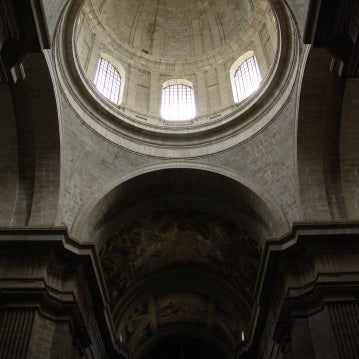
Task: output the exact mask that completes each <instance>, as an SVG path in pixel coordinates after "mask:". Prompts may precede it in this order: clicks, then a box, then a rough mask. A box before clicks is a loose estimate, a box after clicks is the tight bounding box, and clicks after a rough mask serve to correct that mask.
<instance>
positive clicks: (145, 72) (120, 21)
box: [59, 0, 297, 158]
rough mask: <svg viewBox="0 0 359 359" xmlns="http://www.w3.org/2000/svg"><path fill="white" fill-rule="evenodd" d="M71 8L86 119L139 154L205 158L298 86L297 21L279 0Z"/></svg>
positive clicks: (79, 96) (74, 72)
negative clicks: (295, 43)
mask: <svg viewBox="0 0 359 359" xmlns="http://www.w3.org/2000/svg"><path fill="white" fill-rule="evenodd" d="M69 12H70V16H69V17H68V18H67V19H68V22H67V23H64V26H65V27H66V30H67V32H66V38H64V39H60V42H61V41H62V43H59V51H60V55H61V57H62V61H63V62H64V63H63V64H61V63H60V65H61V66H62V70H61V71H62V72H63V73H64V74H65V75H66V76H65V77H67V78H66V79H65V82H64V86H65V87H68V84H69V83H71V86H70V87H69V90H70V91H73V92H74V93H73V95H74V98H75V101H74V104H76V103H77V104H78V105H79V106H78V108H77V111H78V112H79V113H80V116H81V117H82V118H83V119H84V121H86V122H87V125H89V126H90V127H92V128H93V129H94V130H95V131H96V132H98V133H99V134H100V135H101V136H104V137H106V139H108V140H109V141H111V142H114V143H116V144H117V145H119V146H122V147H125V148H127V149H130V150H134V151H136V152H143V153H144V154H147V155H152V156H160V157H172V158H181V157H182V158H183V157H193V156H194V157H196V156H202V155H206V154H209V153H215V152H218V151H222V150H224V149H226V148H228V147H231V146H233V145H234V144H236V143H237V144H238V143H239V142H241V141H243V140H246V139H248V138H249V137H250V136H252V135H253V134H255V133H256V132H257V131H258V130H259V129H261V128H262V127H263V126H264V125H266V124H268V123H269V122H270V121H271V119H272V118H273V115H275V113H276V112H277V111H279V110H280V108H281V107H282V106H283V104H284V103H285V101H286V96H287V95H288V94H289V93H288V92H286V90H285V89H286V88H288V87H290V86H291V84H292V83H293V81H292V80H293V79H292V78H290V76H292V74H293V73H294V70H293V68H295V67H296V66H297V63H296V62H295V61H293V59H294V58H295V57H294V54H295V51H296V49H295V48H293V47H292V44H291V41H292V40H293V38H292V35H293V32H294V31H295V24H293V23H292V22H291V21H290V16H289V14H288V13H287V9H286V8H285V7H283V6H282V4H281V1H280V0H272V1H269V0H237V1H233V0H226V1H220V0H209V1H208V0H206V1H204V0H201V1H196V2H191V1H189V0H185V1H177V0H172V1H166V0H157V1H150V0H144V1H140V0H135V1H126V0H106V1H100V0H84V1H79V2H76V3H75V4H74V5H73V6H72V7H71V8H70V9H69ZM70 39H71V43H72V48H71V49H70V48H69V47H68V46H66V43H68V41H69V40H70ZM69 65H70V66H69ZM69 70H70V73H68V74H67V73H66V72H68V71H69ZM67 75H68V76H67ZM78 77H80V78H81V79H82V82H81V83H80V84H79V82H78V81H76V78H78ZM106 81H108V82H106ZM283 93H285V96H283ZM81 112H83V115H81ZM89 117H90V120H89ZM138 143H145V146H140V147H139V146H137V144H138Z"/></svg>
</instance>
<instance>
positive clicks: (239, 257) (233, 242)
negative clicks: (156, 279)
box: [102, 211, 260, 300]
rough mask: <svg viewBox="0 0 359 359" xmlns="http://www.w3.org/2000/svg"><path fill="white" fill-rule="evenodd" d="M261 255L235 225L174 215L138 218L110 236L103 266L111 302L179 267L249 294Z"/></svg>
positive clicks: (209, 217) (213, 218)
mask: <svg viewBox="0 0 359 359" xmlns="http://www.w3.org/2000/svg"><path fill="white" fill-rule="evenodd" d="M259 256H260V253H259V249H258V246H257V243H256V241H255V240H254V239H252V238H250V237H249V236H248V234H247V233H246V232H245V231H244V230H243V229H242V228H240V227H239V226H238V225H236V224H235V223H234V222H232V221H229V220H227V219H225V218H222V217H218V216H214V215H211V214H207V213H202V212H184V211H173V212H159V213H155V214H153V215H151V216H148V217H146V218H143V219H140V220H137V221H135V222H133V223H131V224H129V225H128V226H127V227H125V228H123V229H122V230H121V231H120V232H119V233H116V234H115V235H113V236H112V237H111V238H110V239H109V240H108V241H107V244H106V248H105V250H104V254H103V256H102V264H103V267H104V269H105V275H106V279H107V284H108V287H109V289H110V296H111V299H112V300H115V298H117V297H118V296H121V294H122V293H123V292H124V291H125V290H126V288H127V287H128V286H130V285H131V283H133V282H134V281H136V280H137V279H141V278H143V277H144V276H145V275H147V274H149V273H151V272H156V271H160V270H161V269H164V268H168V267H170V266H173V265H178V264H186V265H191V264H196V265H198V264H200V265H203V266H204V267H205V268H207V269H209V270H212V271H215V272H217V273H219V274H221V275H223V276H225V277H226V278H228V279H229V280H230V281H231V282H232V284H233V285H235V286H236V287H237V288H239V289H240V290H241V291H243V292H244V293H245V294H250V293H251V291H252V289H253V285H254V281H255V276H256V271H257V267H258V263H259Z"/></svg>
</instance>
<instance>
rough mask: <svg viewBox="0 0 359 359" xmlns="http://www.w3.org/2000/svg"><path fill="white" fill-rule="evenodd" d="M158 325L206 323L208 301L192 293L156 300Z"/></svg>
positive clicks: (175, 294) (162, 297)
mask: <svg viewBox="0 0 359 359" xmlns="http://www.w3.org/2000/svg"><path fill="white" fill-rule="evenodd" d="M156 312H157V322H158V325H163V324H166V323H171V322H199V323H206V322H207V312H208V299H207V298H206V297H205V296H201V295H197V294H192V293H178V294H177V293H173V294H168V295H165V296H161V297H158V298H157V299H156Z"/></svg>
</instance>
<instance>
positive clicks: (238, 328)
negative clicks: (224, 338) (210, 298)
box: [214, 300, 243, 344]
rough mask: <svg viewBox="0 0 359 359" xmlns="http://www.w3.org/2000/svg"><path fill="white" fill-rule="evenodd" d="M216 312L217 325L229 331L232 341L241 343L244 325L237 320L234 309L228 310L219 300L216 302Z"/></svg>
mask: <svg viewBox="0 0 359 359" xmlns="http://www.w3.org/2000/svg"><path fill="white" fill-rule="evenodd" d="M214 314H215V318H216V322H217V325H218V326H219V327H221V328H223V330H224V331H225V332H226V333H227V335H228V336H229V337H230V338H231V341H232V343H233V344H234V343H239V342H240V340H241V333H242V330H243V326H242V325H241V324H240V323H239V322H238V321H237V320H236V318H235V316H234V315H233V313H232V311H230V310H228V309H227V308H226V307H225V306H224V305H223V304H222V303H220V302H219V301H218V300H216V302H215V308H214Z"/></svg>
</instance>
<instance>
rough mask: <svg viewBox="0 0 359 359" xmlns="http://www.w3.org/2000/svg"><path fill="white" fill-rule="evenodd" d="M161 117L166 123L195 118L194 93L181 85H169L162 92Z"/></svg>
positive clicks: (189, 87)
mask: <svg viewBox="0 0 359 359" xmlns="http://www.w3.org/2000/svg"><path fill="white" fill-rule="evenodd" d="M161 116H162V117H163V118H164V119H165V120H167V121H188V120H191V119H193V118H194V117H195V116H196V105H195V100H194V91H193V88H192V87H191V86H188V85H183V84H175V85H169V86H166V87H164V88H163V90H162V103H161Z"/></svg>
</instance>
